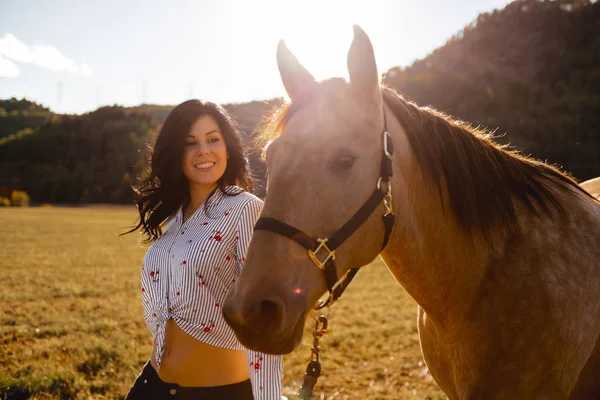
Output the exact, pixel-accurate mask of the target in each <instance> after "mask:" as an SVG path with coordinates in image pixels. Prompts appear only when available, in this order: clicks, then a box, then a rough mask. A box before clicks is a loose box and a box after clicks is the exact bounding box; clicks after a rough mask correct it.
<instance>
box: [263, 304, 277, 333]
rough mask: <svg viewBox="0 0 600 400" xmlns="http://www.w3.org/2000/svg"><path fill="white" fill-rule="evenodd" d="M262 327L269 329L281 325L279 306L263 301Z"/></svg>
mask: <svg viewBox="0 0 600 400" xmlns="http://www.w3.org/2000/svg"><path fill="white" fill-rule="evenodd" d="M259 315H260V317H259V319H260V325H262V327H263V329H264V328H267V327H272V326H277V325H279V322H280V321H279V319H280V318H281V307H280V305H279V304H277V303H275V302H273V301H270V300H263V301H261V302H260V314H259Z"/></svg>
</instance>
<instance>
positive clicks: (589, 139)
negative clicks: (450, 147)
mask: <svg viewBox="0 0 600 400" xmlns="http://www.w3.org/2000/svg"><path fill="white" fill-rule="evenodd" d="M398 42H399V46H400V45H401V44H400V43H401V39H400V38H398ZM383 81H384V83H385V84H387V85H388V86H391V87H393V88H395V89H396V90H397V91H398V92H399V93H401V94H402V95H404V96H406V97H408V98H410V99H413V100H414V101H415V102H416V103H417V104H419V105H421V106H427V105H431V106H433V107H434V108H437V109H439V110H441V111H444V112H446V113H448V114H451V115H453V116H455V117H458V118H461V119H464V120H466V121H470V122H472V123H473V124H475V125H482V126H486V127H488V128H490V129H496V134H497V135H499V136H500V137H499V139H498V140H500V141H503V142H510V143H512V144H513V145H515V146H517V147H519V148H521V149H523V151H524V152H525V153H527V154H532V155H533V156H535V157H537V158H540V159H543V160H548V161H549V162H550V163H553V164H560V165H563V166H564V167H565V169H566V170H567V171H569V172H571V173H573V174H574V175H575V176H576V177H577V178H579V179H581V180H585V179H588V178H592V177H595V176H600V128H599V127H600V4H599V3H598V2H592V1H589V0H555V1H550V0H517V1H514V2H512V3H510V4H509V5H507V6H506V7H505V8H504V9H502V10H496V11H493V12H491V13H484V14H481V15H479V17H478V18H477V20H476V21H473V23H471V24H470V25H469V26H467V27H465V28H464V29H463V30H462V31H461V32H459V33H457V34H456V35H455V36H454V37H452V38H451V39H450V40H449V41H448V42H447V43H446V44H445V45H444V46H442V47H440V48H438V49H436V50H435V51H434V52H432V53H431V54H430V55H429V56H427V57H426V58H424V59H423V60H418V61H416V62H415V63H414V64H412V65H410V66H408V67H395V68H392V69H390V70H389V71H387V72H385V73H384V74H383ZM281 102H282V100H281V99H274V100H270V101H267V102H259V101H254V102H250V103H244V104H230V105H225V108H227V110H228V111H229V112H230V113H231V114H232V115H233V116H234V118H235V119H236V120H237V121H238V123H239V124H240V126H241V128H242V131H243V133H244V140H245V143H246V145H247V146H248V147H251V146H252V138H253V131H254V129H255V128H256V126H257V123H258V122H259V121H260V120H261V118H262V116H263V115H264V114H265V113H269V111H270V110H271V109H273V107H275V106H276V105H279V104H281ZM172 108H173V106H159V105H141V106H138V107H130V108H124V107H117V106H113V107H103V108H100V109H98V110H96V111H94V112H91V113H88V114H84V115H80V116H71V115H57V114H53V113H52V112H50V111H49V110H48V109H46V108H44V107H42V106H40V105H38V104H36V103H32V102H29V101H27V100H16V99H10V100H3V101H0V196H3V195H4V196H5V195H6V193H7V192H8V191H9V190H11V189H22V190H26V191H27V192H29V194H30V195H31V197H32V200H33V201H34V202H116V203H130V202H131V197H132V192H131V189H130V185H131V184H133V183H135V182H136V180H137V176H139V175H142V174H143V173H144V171H145V169H146V164H145V144H146V143H148V142H150V141H151V138H152V137H153V135H154V134H155V132H156V130H157V128H158V127H159V125H160V123H161V122H162V121H163V120H164V118H165V117H166V115H167V114H168V112H169V111H170V110H171V109H172ZM251 165H252V168H253V170H254V173H255V175H256V176H257V177H258V178H259V181H261V180H262V179H263V177H264V173H265V171H264V166H263V165H262V163H261V162H260V161H259V159H258V155H257V154H256V153H254V154H252V155H251ZM257 193H259V194H261V193H264V187H263V186H262V185H259V188H258V190H257Z"/></svg>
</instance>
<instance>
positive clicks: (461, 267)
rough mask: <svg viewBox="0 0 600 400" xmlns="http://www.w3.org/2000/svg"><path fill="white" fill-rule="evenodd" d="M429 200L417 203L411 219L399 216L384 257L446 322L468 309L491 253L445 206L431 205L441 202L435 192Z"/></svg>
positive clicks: (400, 279) (419, 299)
mask: <svg viewBox="0 0 600 400" xmlns="http://www.w3.org/2000/svg"><path fill="white" fill-rule="evenodd" d="M427 200H428V201H425V202H423V201H417V200H416V199H415V200H414V201H413V207H414V209H415V214H413V218H402V217H401V216H400V215H397V221H398V222H397V226H396V227H395V229H394V234H393V236H392V238H391V240H390V244H389V245H388V247H387V248H386V250H385V251H384V252H383V253H382V258H383V259H384V261H385V262H386V264H387V265H388V268H389V269H390V271H391V272H392V274H393V275H394V276H395V277H396V280H398V282H399V283H400V284H401V285H402V286H403V287H404V289H406V291H407V292H408V293H409V294H410V295H411V296H412V297H413V298H414V299H415V300H416V301H417V303H418V304H419V305H420V306H421V307H422V308H423V309H424V310H425V311H426V312H427V313H428V314H429V315H430V316H432V317H434V318H437V319H439V320H440V321H442V320H443V319H445V318H453V317H458V316H459V314H461V313H462V312H463V311H465V310H466V308H467V307H468V305H469V304H468V303H469V299H471V298H473V297H474V296H475V294H476V291H477V289H478V286H479V283H480V282H481V278H482V275H483V273H484V271H485V265H486V259H487V257H488V255H487V253H486V250H485V249H484V247H483V246H482V245H481V244H479V243H476V242H474V241H473V239H472V238H471V237H469V236H468V235H466V234H465V232H463V231H462V230H461V229H460V228H459V227H458V226H457V225H456V224H454V223H453V221H452V220H451V218H447V215H446V216H444V215H443V211H442V210H441V208H438V207H434V206H433V204H431V203H433V202H435V201H438V202H439V200H438V197H437V196H435V195H432V196H429V197H428V199H427ZM394 201H398V199H397V198H396V197H395V198H394ZM429 202H431V203H429ZM428 203H429V206H428V205H427V204H428ZM447 213H451V211H450V210H447Z"/></svg>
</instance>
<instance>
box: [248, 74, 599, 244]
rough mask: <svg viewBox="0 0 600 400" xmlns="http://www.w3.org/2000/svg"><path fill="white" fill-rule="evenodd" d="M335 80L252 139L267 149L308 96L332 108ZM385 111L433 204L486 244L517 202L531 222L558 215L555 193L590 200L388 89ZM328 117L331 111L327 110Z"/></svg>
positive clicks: (506, 225) (559, 177) (546, 168)
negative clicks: (430, 189) (434, 193)
mask: <svg viewBox="0 0 600 400" xmlns="http://www.w3.org/2000/svg"><path fill="white" fill-rule="evenodd" d="M342 82H343V80H341V79H331V80H328V81H324V82H320V83H319V84H318V85H316V88H315V90H312V91H310V92H308V93H306V94H305V95H303V96H302V98H301V99H299V100H295V101H294V102H293V103H291V104H285V105H283V106H281V107H279V108H278V109H276V111H275V112H274V113H273V115H272V116H271V117H270V118H268V119H267V120H265V121H264V122H263V127H262V129H261V131H260V132H259V135H258V136H257V138H258V142H259V143H260V144H262V145H266V144H268V143H269V142H270V141H271V140H272V139H274V138H275V137H277V136H279V135H280V134H281V133H282V132H283V130H284V129H285V125H286V123H287V121H288V120H289V119H290V118H291V116H292V115H293V114H295V112H296V111H297V110H298V109H299V108H301V107H302V106H303V105H304V104H306V103H307V102H309V101H310V100H311V98H314V96H327V97H328V99H327V100H328V102H332V103H335V97H336V95H335V94H334V93H335V92H337V90H336V86H338V85H340V84H341V83H342ZM381 89H382V94H383V101H384V103H385V104H386V105H387V106H388V107H389V108H390V109H391V111H392V113H393V114H394V116H395V117H396V118H397V119H398V121H399V122H400V124H401V125H402V127H403V128H404V130H405V132H406V134H407V136H408V140H409V142H410V145H411V147H412V150H413V152H414V154H415V156H416V159H417V162H418V164H419V166H420V168H421V170H422V171H423V175H424V177H425V178H426V179H431V180H432V182H433V183H434V185H435V187H436V188H437V190H438V193H439V195H440V198H442V196H443V195H444V193H447V196H448V198H447V200H448V202H449V204H450V208H451V209H452V211H453V212H454V214H455V216H456V219H457V221H458V223H459V224H460V225H461V226H462V227H463V228H464V229H466V230H467V231H468V232H470V233H474V232H480V233H481V234H483V235H484V236H486V237H487V238H491V236H490V235H491V232H492V229H493V228H498V227H499V228H501V229H503V230H505V231H509V232H510V231H511V230H512V229H513V228H515V227H516V225H517V216H516V206H517V202H520V203H521V204H523V205H525V207H527V208H528V209H529V210H530V212H532V213H534V214H538V215H539V214H540V213H545V214H548V215H549V214H551V213H552V210H555V211H556V212H558V213H561V214H562V213H564V212H565V208H564V207H563V204H562V202H561V199H560V198H559V197H558V196H557V192H556V189H557V188H559V189H562V190H563V191H566V192H568V193H570V194H574V193H577V192H579V191H580V192H581V193H584V194H585V195H588V196H589V194H588V193H587V192H586V191H585V190H583V189H582V188H580V187H579V185H578V184H577V183H576V182H575V181H574V180H573V179H572V178H571V177H570V176H569V175H567V174H566V173H563V172H561V171H560V170H558V169H557V168H556V167H553V166H551V165H549V164H546V163H544V162H541V161H538V160H535V159H533V158H530V157H527V156H524V155H521V154H519V153H518V152H517V151H515V150H509V149H508V148H507V147H506V146H503V145H500V144H497V143H495V142H494V141H493V135H492V134H491V133H490V132H488V131H485V130H482V129H479V128H474V127H472V126H470V125H468V124H466V123H464V122H462V121H459V120H456V119H453V118H452V117H449V116H447V115H445V114H443V113H441V112H439V111H436V110H434V109H431V108H427V107H424V108H421V107H418V106H417V105H416V104H414V103H412V102H410V101H407V100H405V99H404V98H402V97H401V96H400V95H398V94H397V93H396V92H395V91H394V90H393V89H390V88H387V87H385V86H382V87H381ZM331 106H332V109H335V104H331Z"/></svg>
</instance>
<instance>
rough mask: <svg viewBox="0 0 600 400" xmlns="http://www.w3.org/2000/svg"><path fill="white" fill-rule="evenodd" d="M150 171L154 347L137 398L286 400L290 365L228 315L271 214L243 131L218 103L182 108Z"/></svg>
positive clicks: (146, 288)
mask: <svg viewBox="0 0 600 400" xmlns="http://www.w3.org/2000/svg"><path fill="white" fill-rule="evenodd" d="M150 169H151V171H150V176H149V177H148V178H147V179H145V180H144V181H143V182H142V183H141V184H140V185H138V186H137V187H136V193H137V206H138V210H139V213H140V220H139V223H138V225H137V226H136V227H135V228H134V229H132V231H131V232H133V231H135V230H137V229H140V230H141V232H142V233H144V234H146V235H147V236H148V241H150V242H154V243H153V244H152V245H151V246H150V248H149V249H148V251H147V253H146V256H145V258H144V264H143V267H142V288H141V291H142V302H143V306H144V319H145V321H146V325H147V326H148V328H149V329H150V331H151V332H152V337H153V339H154V344H153V349H152V354H151V356H150V361H148V363H147V364H146V366H145V367H144V369H143V371H142V373H141V374H140V376H139V377H138V378H137V380H136V381H135V383H134V385H133V387H132V388H131V391H130V392H129V395H128V396H127V399H131V400H134V399H148V398H156V399H162V398H165V399H166V398H181V399H196V398H200V399H252V398H255V399H265V400H266V399H269V400H270V399H277V400H279V399H280V395H281V377H282V361H281V357H280V356H272V355H265V354H261V353H256V352H253V351H250V350H246V349H245V348H244V347H243V346H242V345H241V344H240V343H239V342H238V341H237V339H236V338H235V335H234V333H233V331H232V330H231V329H230V328H229V326H228V325H226V324H225V321H224V320H223V318H222V315H221V309H220V306H221V304H222V302H223V300H224V298H225V295H226V293H227V291H228V289H229V288H230V286H231V285H232V284H233V283H234V282H235V278H236V276H237V275H238V273H239V271H240V268H241V267H242V264H243V261H244V256H245V252H246V248H247V246H248V242H249V241H250V236H251V234H252V229H253V226H254V222H255V221H256V219H257V218H258V215H259V213H260V209H261V207H262V201H261V200H260V199H259V198H257V197H255V196H254V195H252V194H250V193H249V191H250V190H251V189H252V181H251V179H250V172H249V167H248V162H247V159H246V157H245V155H244V151H243V148H242V141H241V137H240V135H239V133H238V131H237V130H236V129H235V125H234V124H233V123H232V121H231V119H230V117H229V116H228V115H227V113H226V111H225V110H224V109H223V108H221V107H219V106H218V105H216V104H213V103H203V102H200V101H198V100H189V101H186V102H184V103H182V104H180V105H178V106H177V107H175V108H174V109H173V110H172V111H171V113H170V114H169V115H168V116H167V118H166V120H165V122H164V124H163V127H162V128H161V130H160V132H159V134H158V137H157V139H156V144H155V146H154V150H153V152H152V156H151V163H150ZM163 224H164V232H163V231H162V228H163ZM253 396H254V397H253Z"/></svg>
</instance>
